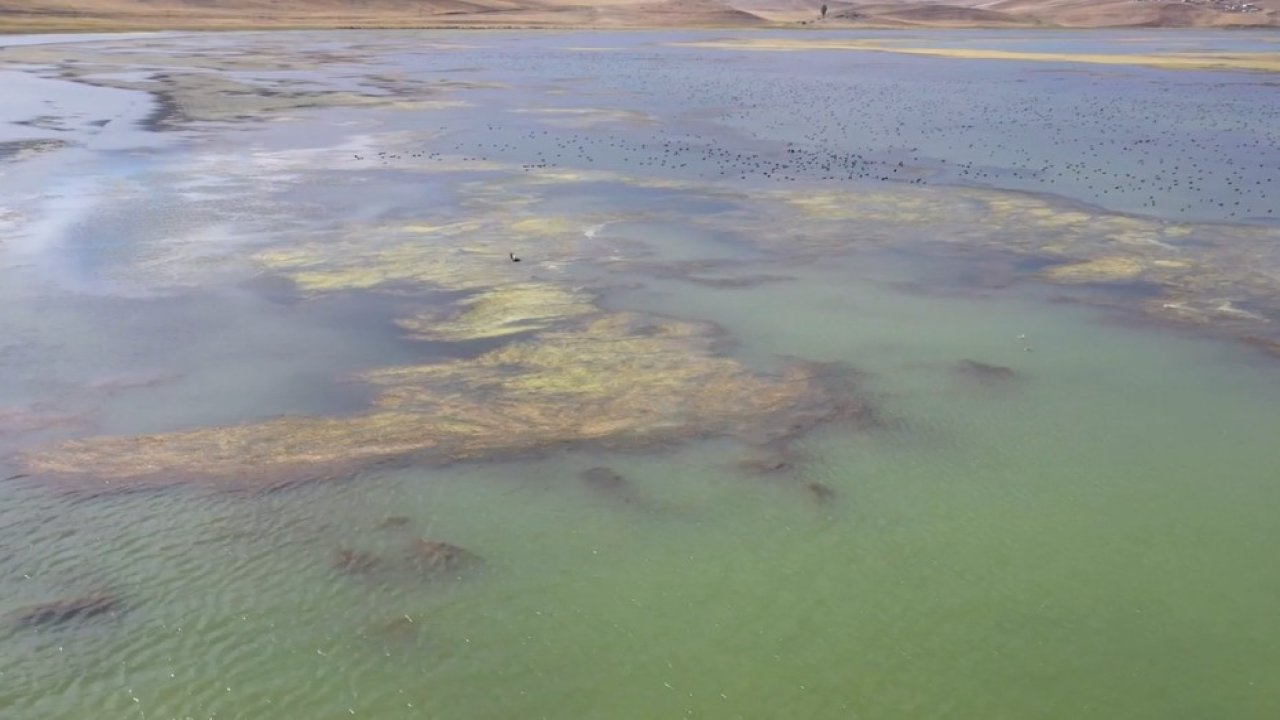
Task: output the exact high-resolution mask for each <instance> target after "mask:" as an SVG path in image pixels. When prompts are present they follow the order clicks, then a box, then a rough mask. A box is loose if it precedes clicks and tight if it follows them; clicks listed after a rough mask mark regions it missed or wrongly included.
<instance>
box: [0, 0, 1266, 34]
mask: <svg viewBox="0 0 1280 720" xmlns="http://www.w3.org/2000/svg"><path fill="white" fill-rule="evenodd" d="M822 5H823V3H822V1H821V0H665V1H664V0H657V1H654V0H593V1H590V2H589V1H587V0H421V1H418V0H283V1H280V2H277V1H276V0H89V1H88V2H82V1H80V0H0V31H4V32H57V31H109V30H144V29H246V28H442V27H458V28H464V27H465V28H526V27H529V28H533V27H545V28H582V27H601V28H607V27H751V26H758V27H770V26H794V25H803V26H807V27H899V28H903V27H1013V26H1016V27H1268V26H1277V25H1280V0H958V1H957V2H951V3H939V2H928V1H921V2H916V1H913V0H891V1H889V2H883V1H880V2H877V1H872V2H829V3H827V5H828V13H827V16H826V17H825V18H821V17H820V12H819V9H820V8H821V6H822Z"/></svg>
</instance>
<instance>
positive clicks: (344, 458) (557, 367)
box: [25, 312, 866, 489]
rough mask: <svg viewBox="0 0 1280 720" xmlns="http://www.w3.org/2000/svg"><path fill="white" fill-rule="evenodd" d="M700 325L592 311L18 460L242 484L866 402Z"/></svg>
mask: <svg viewBox="0 0 1280 720" xmlns="http://www.w3.org/2000/svg"><path fill="white" fill-rule="evenodd" d="M717 341H718V333H717V331H716V329H715V328H714V327H712V326H708V325H704V324H700V323H691V322H682V321H675V320H669V319H664V318H657V317H650V316H645V315H638V314H633V313H606V312H595V313H592V314H589V315H586V316H584V317H580V318H578V319H576V320H572V321H569V322H568V323H567V325H566V326H565V327H561V328H558V329H555V330H549V331H546V332H544V333H541V334H539V335H538V336H536V337H535V338H533V339H530V340H527V341H520V342H514V343H511V344H509V345H506V346H504V347H502V348H499V349H497V350H494V351H492V352H489V353H486V354H484V355H481V356H480V357H478V358H475V359H470V360H458V361H451V362H446V363H438V364H424V365H416V366H408V367H396V368H385V369H381V370H375V371H371V372H369V373H368V374H367V375H366V376H365V379H366V380H367V381H368V382H369V383H371V384H372V385H373V387H375V388H376V389H377V392H378V394H377V398H376V401H375V403H374V407H373V408H371V409H370V410H369V411H367V412H365V413H361V414H356V415H352V416H348V417H330V418H312V417H290V418H281V419H277V420H271V421H268V422H261V423H250V424H244V425H238V426H232V427H214V428H203V429H198V430H192V431H187V432H176V433H168V434H160V435H149V436H141V437H105V438H91V439H87V440H79V441H73V442H68V443H65V444H62V445H59V446H56V447H54V448H52V449H49V450H47V451H44V452H40V453H36V454H32V455H29V456H27V457H26V458H25V466H26V470H27V472H30V473H38V474H44V475H48V476H52V477H55V478H60V479H62V480H63V481H71V482H73V483H75V484H77V485H81V486H87V487H91V488H103V489H111V488H132V487H139V486H142V487H145V486H151V485H169V484H174V483H179V482H183V481H205V482H209V483H211V484H213V485H215V486H217V487H221V488H226V489H255V488H263V487H273V486H276V485H279V484H282V483H289V482H296V481H299V480H306V479H312V478H323V477H328V476H331V475H333V474H335V473H338V472H346V471H351V470H354V469H358V468H361V467H366V466H368V465H370V464H373V463H377V462H380V461H386V460H392V459H397V458H406V457H421V458H423V459H430V460H439V461H452V460H462V459H473V458H485V457H493V456H498V455H503V454H508V453H521V452H528V451H536V450H538V449H542V448H546V447H549V446H559V445H562V444H565V443H581V442H594V443H601V444H604V445H606V446H610V447H621V448H627V447H647V446H651V445H654V444H661V443H668V442H677V441H680V440H684V439H688V438H693V437H702V436H712V435H731V436H737V437H741V438H744V439H748V440H753V441H761V442H767V441H771V440H778V439H784V438H786V437H788V436H789V435H791V434H794V433H796V432H799V431H801V430H803V429H805V428H807V427H810V426H812V425H813V424H815V423H818V422H822V421H825V420H828V419H833V418H836V417H848V416H850V414H853V415H856V416H859V417H865V416H866V411H865V408H863V407H862V406H861V405H859V404H858V403H856V402H854V401H852V400H851V399H850V396H849V395H848V394H847V393H841V392H835V391H833V386H832V384H831V383H832V375H831V372H830V369H829V368H826V367H823V366H820V365H816V364H807V363H795V364H792V365H790V366H788V367H787V368H785V369H783V370H782V371H781V372H779V373H776V374H770V375H764V374H758V373H754V372H752V371H750V370H748V369H747V368H746V367H744V366H743V365H741V364H740V363H738V362H736V361H734V360H732V359H729V358H726V357H721V356H719V355H717V354H716V352H715V347H716V344H717Z"/></svg>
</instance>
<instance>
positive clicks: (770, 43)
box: [673, 38, 1280, 72]
mask: <svg viewBox="0 0 1280 720" xmlns="http://www.w3.org/2000/svg"><path fill="white" fill-rule="evenodd" d="M673 44H676V45H682V46H684V47H699V48H712V49H722V50H758V51H771V52H788V51H798V52H803V51H811V50H858V51H866V52H889V53H899V54H903V55H928V56H933V57H948V58H961V59H969V60H1023V61H1030V62H1069V63H1089V64H1095V65H1134V66H1142V67H1154V68H1161V69H1166V70H1252V71H1261V72H1280V53H1264V52H1254V53H1133V54H1128V53H1124V54H1119V53H1117V54H1102V53H1049V52H1028V51H1021V50H994V49H988V48H930V47H901V46H895V45H890V44H886V43H880V42H875V41H869V40H838V39H837V40H798V39H790V38H746V39H734V40H707V41H697V42H686V43H673Z"/></svg>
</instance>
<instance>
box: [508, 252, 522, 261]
mask: <svg viewBox="0 0 1280 720" xmlns="http://www.w3.org/2000/svg"><path fill="white" fill-rule="evenodd" d="M507 255H508V256H510V257H511V262H520V258H518V257H516V254H515V253H513V252H509V253H507Z"/></svg>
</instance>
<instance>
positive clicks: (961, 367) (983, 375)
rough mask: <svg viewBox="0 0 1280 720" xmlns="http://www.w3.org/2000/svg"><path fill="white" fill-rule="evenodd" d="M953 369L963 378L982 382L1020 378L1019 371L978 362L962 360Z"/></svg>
mask: <svg viewBox="0 0 1280 720" xmlns="http://www.w3.org/2000/svg"><path fill="white" fill-rule="evenodd" d="M953 369H954V370H955V372H956V374H957V375H960V376H961V377H965V378H969V379H972V380H977V381H980V382H1006V381H1009V380H1013V379H1015V378H1017V377H1018V371H1017V370H1014V369H1013V368H1011V367H1005V366H1004V365H991V364H990V363H984V362H980V361H978V360H967V359H966V360H961V361H959V362H957V363H956V364H955V365H954V366H953Z"/></svg>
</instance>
